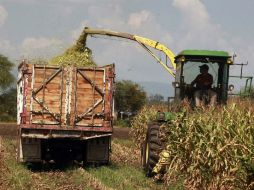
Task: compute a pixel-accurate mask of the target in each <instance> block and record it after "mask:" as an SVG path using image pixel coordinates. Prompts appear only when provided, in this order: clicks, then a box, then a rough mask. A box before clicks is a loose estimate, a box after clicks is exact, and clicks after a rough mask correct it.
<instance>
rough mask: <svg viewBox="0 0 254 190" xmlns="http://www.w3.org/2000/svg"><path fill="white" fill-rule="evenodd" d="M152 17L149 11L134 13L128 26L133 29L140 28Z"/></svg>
mask: <svg viewBox="0 0 254 190" xmlns="http://www.w3.org/2000/svg"><path fill="white" fill-rule="evenodd" d="M151 17H152V15H151V13H150V12H149V11H147V10H142V11H141V12H138V13H132V14H131V15H130V17H129V20H128V24H129V25H130V26H131V27H135V28H139V27H141V26H142V25H144V24H146V23H147V22H148V21H149V20H150V18H151Z"/></svg>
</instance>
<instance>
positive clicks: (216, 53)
mask: <svg viewBox="0 0 254 190" xmlns="http://www.w3.org/2000/svg"><path fill="white" fill-rule="evenodd" d="M179 56H208V57H210V56H211V57H225V58H229V57H231V56H230V55H229V53H228V52H226V51H216V50H183V51H181V52H180V53H179V54H178V55H177V56H176V57H179Z"/></svg>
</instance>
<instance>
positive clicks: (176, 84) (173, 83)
mask: <svg viewBox="0 0 254 190" xmlns="http://www.w3.org/2000/svg"><path fill="white" fill-rule="evenodd" d="M172 85H173V87H174V88H179V87H180V83H179V82H172Z"/></svg>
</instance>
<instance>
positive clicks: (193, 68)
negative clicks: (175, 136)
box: [173, 50, 233, 105]
mask: <svg viewBox="0 0 254 190" xmlns="http://www.w3.org/2000/svg"><path fill="white" fill-rule="evenodd" d="M175 63H176V72H175V82H173V86H174V87H175V99H176V100H183V99H187V100H188V101H189V102H190V103H191V104H192V105H195V100H194V99H195V98H194V97H195V92H196V91H197V90H202V92H204V93H203V95H205V94H206V95H207V93H206V92H205V91H207V90H208V88H206V89H201V88H200V87H199V86H198V85H197V84H196V85H193V83H195V82H193V81H194V80H195V79H196V78H197V76H198V75H200V72H201V70H202V68H203V67H207V69H208V73H209V74H210V75H211V76H212V84H210V85H209V86H210V87H209V90H211V91H212V92H213V94H214V95H216V99H215V101H216V102H215V103H216V104H224V103H226V101H227V98H228V91H229V90H232V89H233V86H231V85H230V86H229V85H228V79H229V66H230V65H231V64H233V61H232V59H231V56H230V55H229V54H228V52H225V51H211V50H183V51H181V52H180V53H179V54H178V55H177V56H176V57H175ZM196 80H197V79H196ZM198 80H199V79H198ZM200 80H202V79H200ZM201 82H202V81H201ZM201 98H202V97H201ZM209 101H211V97H208V101H206V103H209Z"/></svg>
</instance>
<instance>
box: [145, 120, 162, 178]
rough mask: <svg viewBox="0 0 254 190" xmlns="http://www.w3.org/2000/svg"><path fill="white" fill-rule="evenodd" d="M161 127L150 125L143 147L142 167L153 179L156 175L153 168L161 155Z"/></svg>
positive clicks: (154, 124) (155, 124)
mask: <svg viewBox="0 0 254 190" xmlns="http://www.w3.org/2000/svg"><path fill="white" fill-rule="evenodd" d="M159 128H160V125H159V124H157V123H152V124H149V125H148V129H147V134H146V139H145V142H144V144H143V146H142V158H141V159H142V166H143V169H144V171H145V173H146V176H148V177H152V176H153V175H154V173H153V172H152V171H153V168H154V166H155V165H156V164H157V162H158V161H159V154H160V152H161V149H162V145H161V142H160V139H159Z"/></svg>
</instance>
